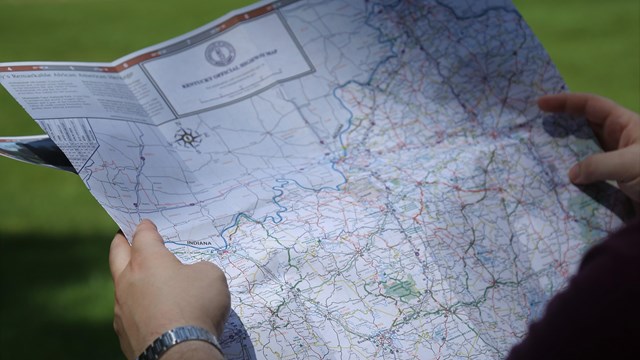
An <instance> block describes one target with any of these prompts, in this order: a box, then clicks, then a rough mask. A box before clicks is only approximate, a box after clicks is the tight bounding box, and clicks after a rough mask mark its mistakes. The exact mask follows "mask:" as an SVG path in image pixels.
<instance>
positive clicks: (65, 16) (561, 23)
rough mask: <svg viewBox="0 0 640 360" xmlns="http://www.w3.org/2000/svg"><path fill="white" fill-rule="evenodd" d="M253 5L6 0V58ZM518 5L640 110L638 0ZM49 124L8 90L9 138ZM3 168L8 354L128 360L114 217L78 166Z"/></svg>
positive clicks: (70, 50) (587, 77) (0, 333)
mask: <svg viewBox="0 0 640 360" xmlns="http://www.w3.org/2000/svg"><path fill="white" fill-rule="evenodd" d="M251 2H252V1H246V0H245V1H233V0H225V1H221V0H179V1H178V0H155V1H153V0H0V62H2V61H29V60H60V61H64V60H67V61H111V60H114V59H116V58H118V57H121V56H123V55H126V54H127V53H130V52H132V51H135V50H138V49H140V48H142V47H145V46H149V45H153V44H155V43H157V42H160V41H163V40H167V39H169V38H171V37H173V36H176V35H180V34H182V33H184V32H186V31H189V30H191V29H193V28H195V27H197V26H200V25H203V24H205V23H207V22H209V21H211V20H212V19H215V18H217V17H219V16H221V15H223V14H224V13H226V12H227V11H228V10H230V9H231V8H232V7H239V6H242V5H246V4H248V3H251ZM515 3H516V5H517V6H518V7H519V9H520V10H521V12H522V13H523V15H524V17H525V19H527V21H528V22H529V24H530V25H531V27H532V28H533V30H534V32H535V33H536V34H537V35H538V37H539V38H540V40H541V42H542V43H543V45H544V46H545V48H546V49H547V51H548V52H549V53H550V55H551V57H552V58H553V60H554V62H555V63H556V65H557V66H558V67H559V69H560V71H561V73H562V74H563V75H564V77H565V79H566V81H567V83H568V84H569V87H570V88H571V89H572V90H573V91H588V92H595V93H599V94H602V95H605V96H608V97H610V98H612V99H614V100H616V101H618V102H620V103H621V104H623V105H625V106H627V107H630V108H631V109H634V110H635V111H640V19H639V17H640V1H637V0H609V1H600V0H588V1H587V0H562V1H558V0H535V1H534V0H527V1H525V0H517V1H515ZM40 132H41V131H40V129H39V128H38V127H37V125H36V124H35V123H34V122H33V121H31V120H30V119H29V117H28V116H27V115H26V114H25V113H24V112H23V111H22V109H21V108H20V107H19V106H18V105H17V104H16V103H15V102H14V101H13V100H12V99H11V98H10V97H9V96H8V95H7V94H6V92H5V91H4V89H0V135H27V134H35V133H40ZM0 174H2V177H1V178H0V198H2V200H3V204H2V206H1V207H0V269H1V273H0V286H1V288H2V293H1V295H0V298H1V299H2V300H1V302H0V358H1V359H16V358H29V359H31V358H32V359H40V358H43V359H44V358H48V359H76V358H77V359H84V358H92V359H116V358H121V355H120V351H119V348H118V343H117V339H116V337H115V335H114V334H113V330H112V325H111V322H112V309H113V300H112V297H113V294H112V285H111V282H110V277H109V270H108V264H107V257H108V247H109V242H110V240H111V238H112V236H113V233H114V232H115V230H116V226H115V224H114V223H113V222H112V221H111V219H110V218H109V217H108V215H107V214H106V213H105V212H104V211H103V210H102V209H101V208H100V206H99V205H98V204H97V202H96V201H95V200H94V199H93V198H92V197H91V195H90V194H89V192H88V191H87V190H86V189H85V187H84V185H83V184H82V182H81V181H80V180H79V179H78V178H77V177H75V176H73V175H72V174H67V173H62V172H58V171H53V170H49V169H45V168H39V167H35V166H31V165H26V164H21V163H18V162H15V161H10V160H7V159H4V158H0ZM88 354H90V355H88Z"/></svg>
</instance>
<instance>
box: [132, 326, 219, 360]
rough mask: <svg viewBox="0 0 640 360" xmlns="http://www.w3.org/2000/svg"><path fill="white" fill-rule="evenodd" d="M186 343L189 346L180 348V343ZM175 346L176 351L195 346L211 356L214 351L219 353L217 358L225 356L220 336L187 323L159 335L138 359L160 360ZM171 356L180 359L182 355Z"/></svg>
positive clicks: (180, 351)
mask: <svg viewBox="0 0 640 360" xmlns="http://www.w3.org/2000/svg"><path fill="white" fill-rule="evenodd" d="M186 344H189V346H180V347H179V348H178V346H179V345H186ZM194 344H195V345H194ZM174 348H176V349H175V351H174V353H184V351H185V350H180V348H182V349H187V348H195V349H198V351H199V352H200V353H203V354H209V356H210V354H212V353H214V352H215V353H217V354H218V356H217V357H216V359H218V358H219V359H223V358H224V355H223V353H222V348H221V347H220V343H219V342H218V338H217V336H215V335H214V333H212V332H211V330H209V329H206V328H203V327H200V326H193V325H186V326H178V327H175V328H172V329H170V330H168V331H166V332H164V333H163V334H161V335H160V336H158V337H157V338H156V339H155V340H153V341H152V342H151V343H150V344H149V345H148V346H147V347H146V348H145V349H144V351H142V352H141V353H140V355H139V356H138V357H137V358H136V360H158V359H160V358H161V357H162V358H163V359H164V355H165V354H167V353H169V351H170V350H174ZM170 358H176V359H178V358H181V357H175V355H171V356H170ZM209 358H211V357H209ZM194 359H199V357H194Z"/></svg>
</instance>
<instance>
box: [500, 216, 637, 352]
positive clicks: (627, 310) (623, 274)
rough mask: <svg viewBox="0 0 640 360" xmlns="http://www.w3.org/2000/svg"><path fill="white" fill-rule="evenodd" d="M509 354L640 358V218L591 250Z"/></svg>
mask: <svg viewBox="0 0 640 360" xmlns="http://www.w3.org/2000/svg"><path fill="white" fill-rule="evenodd" d="M508 359H509V360H516V359H517V360H520V359H640V219H636V220H635V221H634V222H633V223H632V224H631V225H629V226H627V227H626V228H624V229H622V230H621V231H619V232H617V233H616V234H614V235H612V236H610V237H608V238H607V239H606V240H605V241H603V242H602V243H600V244H598V245H596V246H594V247H593V248H592V249H590V250H589V251H588V252H587V254H586V255H585V256H584V258H583V259H582V263H581V264H580V268H579V270H578V273H577V274H576V275H575V276H574V277H573V278H572V279H571V280H570V282H569V286H568V287H567V288H566V289H565V290H564V291H562V292H560V293H559V294H558V295H556V296H555V297H554V298H553V299H552V300H551V301H550V302H549V304H548V305H547V309H546V311H545V314H544V316H543V317H542V318H541V319H540V320H538V321H536V322H534V323H533V324H532V325H531V326H530V327H529V332H528V334H527V336H526V337H525V338H524V339H523V341H522V342H521V343H520V344H518V345H516V346H515V347H514V348H513V349H512V350H511V353H510V354H509V356H508Z"/></svg>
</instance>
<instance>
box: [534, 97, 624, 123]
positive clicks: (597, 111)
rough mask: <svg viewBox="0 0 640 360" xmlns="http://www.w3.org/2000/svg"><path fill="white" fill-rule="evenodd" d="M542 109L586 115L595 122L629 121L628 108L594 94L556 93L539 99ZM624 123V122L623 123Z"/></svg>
mask: <svg viewBox="0 0 640 360" xmlns="http://www.w3.org/2000/svg"><path fill="white" fill-rule="evenodd" d="M538 106H539V107H540V109H542V110H544V111H548V112H561V113H567V114H569V115H574V116H585V117H587V119H588V120H589V121H590V122H592V123H594V124H599V125H601V124H603V123H605V122H606V121H607V120H615V121H618V122H621V123H625V124H626V122H628V121H629V120H628V118H627V117H626V116H625V115H627V110H626V109H625V108H623V107H622V106H620V105H618V104H616V103H615V102H613V101H611V100H609V99H606V98H604V97H601V96H598V95H593V94H573V93H568V94H556V95H547V96H543V97H541V98H539V99H538ZM621 125H624V124H621Z"/></svg>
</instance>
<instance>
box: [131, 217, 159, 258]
mask: <svg viewBox="0 0 640 360" xmlns="http://www.w3.org/2000/svg"><path fill="white" fill-rule="evenodd" d="M131 247H132V249H133V251H146V250H151V249H159V248H160V247H162V248H165V247H164V241H163V240H162V236H161V235H160V233H159V232H158V228H157V227H156V225H155V224H154V223H153V222H152V221H151V220H148V219H144V220H142V221H141V222H140V224H138V227H136V230H135V232H134V233H133V240H132V241H131Z"/></svg>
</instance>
